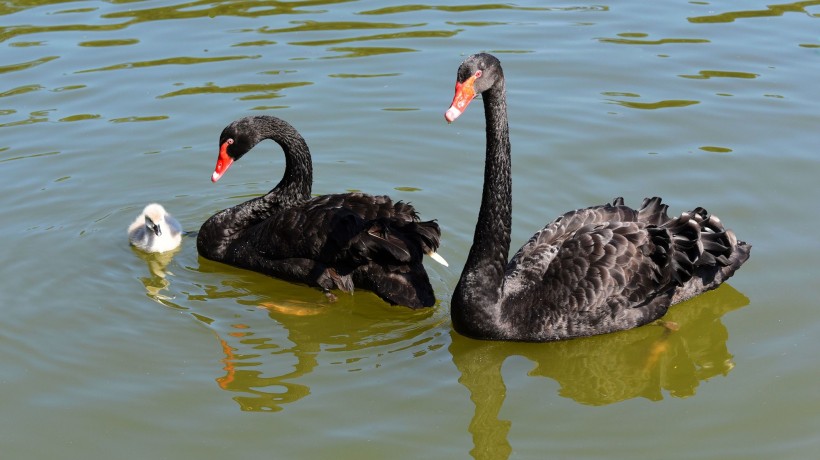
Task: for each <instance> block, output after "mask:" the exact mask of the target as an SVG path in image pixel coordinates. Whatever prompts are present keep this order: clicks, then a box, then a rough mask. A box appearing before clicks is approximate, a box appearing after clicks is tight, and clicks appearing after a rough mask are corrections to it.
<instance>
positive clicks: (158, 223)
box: [128, 203, 182, 252]
mask: <svg viewBox="0 0 820 460" xmlns="http://www.w3.org/2000/svg"><path fill="white" fill-rule="evenodd" d="M128 241H129V242H130V243H131V244H132V245H133V246H136V247H137V248H138V249H140V250H142V251H145V252H167V251H171V250H173V249H176V248H177V247H179V244H180V243H181V242H182V226H181V225H180V224H179V222H177V220H176V219H174V217H173V216H171V214H169V213H168V212H167V211H166V210H165V208H163V207H162V205H161V204H158V203H151V204H149V205H148V206H146V207H145V209H143V211H142V213H140V215H138V216H137V218H136V219H135V220H134V222H133V223H131V225H130V226H128Z"/></svg>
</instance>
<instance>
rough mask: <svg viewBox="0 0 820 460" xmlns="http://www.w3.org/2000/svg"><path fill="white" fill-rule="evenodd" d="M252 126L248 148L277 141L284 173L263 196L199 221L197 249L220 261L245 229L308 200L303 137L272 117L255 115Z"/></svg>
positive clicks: (307, 158) (310, 179) (309, 163)
mask: <svg viewBox="0 0 820 460" xmlns="http://www.w3.org/2000/svg"><path fill="white" fill-rule="evenodd" d="M252 126H253V130H254V135H255V138H254V141H255V142H254V143H253V145H252V146H251V148H253V147H254V146H255V145H256V144H258V143H259V142H261V141H263V140H265V139H270V140H272V141H274V142H276V143H277V144H279V146H280V147H281V148H282V151H283V152H284V155H285V172H284V174H283V175H282V179H281V180H280V181H279V183H278V184H277V185H276V187H274V188H273V189H271V190H270V191H269V192H268V193H266V194H265V195H262V196H259V197H256V198H253V199H251V200H248V201H245V202H244V203H241V204H238V205H236V206H233V207H231V208H227V209H224V210H222V211H220V212H218V213H216V214H214V215H213V216H211V218H209V219H208V220H207V221H206V222H205V223H204V224H202V227H201V228H200V232H199V236H198V238H197V249H198V250H199V253H200V254H202V255H203V256H205V257H207V258H209V259H212V260H223V259H224V258H225V257H226V252H227V249H228V247H229V246H230V244H231V243H232V242H233V241H234V240H236V238H238V237H239V236H240V235H241V234H243V232H244V231H245V230H248V229H249V228H251V227H253V226H255V225H256V224H259V223H260V222H263V221H264V220H266V219H268V218H269V217H271V216H272V215H273V214H275V213H276V212H278V211H281V210H283V209H287V208H289V207H292V206H295V205H297V204H299V203H302V202H304V201H307V200H309V199H310V192H311V186H312V184H313V164H312V161H311V157H310V150H309V149H308V146H307V143H306V142H305V139H304V138H303V137H302V136H301V135H300V134H299V132H298V131H296V129H295V128H293V127H292V126H291V125H290V124H288V123H287V122H285V121H284V120H280V119H278V118H275V117H256V118H255V119H254V120H253V124H252Z"/></svg>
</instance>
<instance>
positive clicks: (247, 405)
mask: <svg viewBox="0 0 820 460" xmlns="http://www.w3.org/2000/svg"><path fill="white" fill-rule="evenodd" d="M134 252H135V253H136V254H137V255H138V256H139V257H140V258H142V259H143V260H144V261H145V262H146V263H147V264H148V269H149V272H150V274H151V276H148V277H144V278H141V281H142V282H143V284H144V285H145V289H146V291H147V292H148V295H149V297H151V298H152V299H154V300H155V301H157V302H159V303H161V304H162V305H165V306H167V307H169V308H173V309H176V310H180V311H185V312H187V313H190V314H191V316H193V317H194V318H195V319H196V320H198V321H200V322H202V323H204V324H205V325H207V326H208V327H209V328H210V329H211V330H212V331H213V332H214V334H215V335H216V337H217V340H219V344H220V346H221V348H222V352H223V353H224V356H223V357H222V359H221V362H222V364H223V368H222V370H223V371H224V375H221V376H220V377H218V378H216V382H217V384H218V385H219V387H220V388H222V389H223V390H226V391H230V392H232V393H235V394H236V396H234V397H233V400H234V401H236V402H237V403H238V404H239V407H240V409H241V410H243V411H252V412H278V411H280V410H282V409H283V407H284V406H285V405H287V404H290V403H293V402H296V401H299V400H300V399H302V398H304V397H306V396H308V395H309V394H310V393H311V389H310V387H309V386H308V385H306V384H304V383H302V382H300V380H301V379H304V377H305V376H307V375H308V374H310V373H311V372H313V371H314V370H315V369H316V368H317V366H319V365H320V363H323V364H325V365H338V366H342V367H343V368H344V369H343V371H346V372H359V371H363V370H366V369H370V368H376V367H380V365H381V364H380V360H381V358H382V357H383V356H387V355H392V354H394V353H406V354H407V355H409V357H410V358H417V357H421V356H425V355H426V354H427V353H429V352H431V351H434V350H438V349H441V348H443V347H444V346H445V344H444V343H443V342H442V341H441V340H436V337H438V336H440V335H441V332H438V330H439V329H440V328H441V325H442V323H443V322H445V321H446V315H442V314H440V313H441V312H440V311H439V309H437V308H429V309H423V310H415V311H414V310H410V309H407V308H403V307H389V306H387V305H386V304H385V303H384V302H383V301H382V300H381V299H379V298H378V297H376V295H375V294H372V293H369V292H365V291H362V292H356V294H355V295H353V296H351V295H339V298H338V301H336V302H333V303H329V302H328V301H327V300H326V298H325V296H324V294H323V293H322V292H321V291H319V290H318V289H314V288H310V287H307V286H303V285H299V284H293V283H288V282H285V281H281V280H276V279H272V278H268V277H265V276H262V275H257V274H249V275H248V276H247V277H244V276H240V277H238V278H235V277H234V278H231V277H228V278H226V279H224V280H223V281H221V282H220V284H219V285H208V284H203V285H198V287H199V289H201V292H200V293H185V294H184V295H185V300H186V302H187V303H191V302H209V303H224V304H225V305H226V309H225V312H226V313H229V314H230V315H231V318H230V319H229V320H227V322H228V323H229V324H228V325H227V328H226V327H225V325H224V323H225V320H224V318H223V319H215V318H212V317H209V316H207V315H206V314H203V312H198V311H194V310H193V309H191V308H190V307H184V306H181V305H180V304H179V303H177V302H178V300H176V299H174V297H173V296H170V295H168V292H169V291H173V292H178V291H179V290H178V289H170V282H169V280H168V278H167V275H173V274H172V273H170V272H168V269H167V267H168V266H169V264H170V263H171V261H172V259H173V257H174V255H176V252H168V253H163V254H145V253H142V252H140V251H137V250H134ZM199 262H200V265H199V267H196V268H194V267H186V269H191V270H194V271H196V272H198V273H201V274H208V273H224V271H225V270H226V266H225V265H222V264H219V263H216V262H211V261H208V260H205V259H202V258H200V259H199ZM228 270H229V271H236V270H237V269H232V268H228ZM238 271H239V272H243V271H242V270H238ZM177 295H178V294H177ZM237 304H238V305H242V306H245V307H247V308H246V309H245V310H243V311H239V312H237V311H236V305H237ZM247 311H253V312H257V311H264V312H265V313H266V314H267V317H268V318H269V320H262V321H260V320H259V316H258V315H250V316H249V318H248V319H247V320H244V319H242V313H245V312H247ZM437 313H439V314H438V315H437ZM251 318H253V319H251ZM270 320H273V321H270ZM226 329H227V330H226ZM334 354H335V355H334ZM320 356H321V357H322V359H321V360H320V359H319V357H320ZM336 356H337V358H336V359H332V358H334V357H336ZM328 357H330V358H331V359H328Z"/></svg>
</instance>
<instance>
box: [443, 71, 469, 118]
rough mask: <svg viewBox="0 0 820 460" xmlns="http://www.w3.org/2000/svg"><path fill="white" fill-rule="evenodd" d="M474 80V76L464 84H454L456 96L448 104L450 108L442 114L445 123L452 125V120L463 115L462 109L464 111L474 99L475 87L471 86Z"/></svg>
mask: <svg viewBox="0 0 820 460" xmlns="http://www.w3.org/2000/svg"><path fill="white" fill-rule="evenodd" d="M475 78H476V77H475V76H472V77H470V78H468V79H467V80H466V81H464V83H456V95H455V96H454V97H453V103H452V104H450V108H449V109H447V111H446V112H444V119H445V120H447V123H452V122H453V120H455V119H456V118H458V117H459V116H460V115H461V114H462V113H464V109H466V108H467V105H469V104H470V101H472V100H473V98H475V87H474V86H473V85H474V84H475Z"/></svg>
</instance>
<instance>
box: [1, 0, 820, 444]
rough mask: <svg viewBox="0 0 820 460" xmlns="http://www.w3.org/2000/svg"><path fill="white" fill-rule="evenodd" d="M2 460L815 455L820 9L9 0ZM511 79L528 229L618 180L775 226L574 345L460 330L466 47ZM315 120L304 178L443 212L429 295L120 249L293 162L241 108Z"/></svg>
mask: <svg viewBox="0 0 820 460" xmlns="http://www.w3.org/2000/svg"><path fill="white" fill-rule="evenodd" d="M0 15H2V16H0V17H2V22H1V23H0V56H2V60H0V75H2V80H0V81H2V85H1V86H0V195H2V197H3V198H2V202H3V205H2V211H0V212H2V214H0V216H2V221H3V222H2V226H0V248H2V254H3V261H4V263H3V264H2V267H0V297H1V298H2V317H3V320H2V321H0V390H2V393H3V395H2V403H1V404H2V413H3V417H2V418H0V446H2V447H1V448H2V452H3V453H2V458H3V459H35V458H40V459H44V458H59V459H89V458H117V459H132V458H133V459H144V458H157V459H159V458H172V459H194V458H196V459H203V458H226V457H232V458H260V457H263V456H264V457H265V458H338V459H347V458H350V459H362V458H368V459H370V458H372V459H380V458H391V459H404V458H407V459H411V458H412V459H415V458H470V457H473V458H479V459H498V458H508V457H509V458H575V459H580V458H589V459H593V458H595V459H597V458H624V459H632V460H634V459H657V458H664V459H690V458H721V459H770V458H778V459H805V458H814V457H815V456H816V455H817V451H818V449H820V436H818V434H817V433H818V432H820V398H818V390H817V384H818V382H820V366H818V365H817V362H818V361H817V357H816V354H817V349H818V346H819V345H820V308H818V298H820V284H819V283H818V279H820V270H818V265H817V262H816V260H817V257H818V253H820V244H819V243H818V236H817V228H818V227H820V205H818V201H817V197H818V194H820V185H818V184H820V181H818V179H817V177H818V174H820V150H819V149H818V147H817V146H818V126H820V89H819V88H820V86H818V84H817V77H818V75H820V1H804V2H795V3H786V4H778V5H767V4H766V3H763V2H760V1H754V0H753V1H747V2H740V3H738V2H728V1H708V2H706V1H704V2H701V1H677V2H645V1H636V0H627V1H624V2H614V3H610V4H601V3H595V2H584V1H575V2H574V3H573V2H569V3H561V2H536V1H529V2H517V3H481V2H465V1H462V0H454V1H452V2H450V3H447V4H445V5H438V4H430V5H427V4H419V3H401V2H396V1H373V0H370V1H345V2H342V1H336V2H333V1H305V2H299V1H296V2H274V1H257V2H231V1H225V2H201V1H192V2H185V3H175V2H173V1H109V2H100V1H76V2H71V1H52V2H49V1H42V2H33V1H22V0H20V1H14V0H12V1H7V2H4V3H3V4H2V5H0ZM477 51H489V52H492V53H494V54H496V55H497V56H498V57H499V58H500V59H501V60H502V63H503V65H504V70H505V73H506V76H507V88H508V93H509V94H508V97H509V107H510V125H511V130H512V134H511V136H512V145H513V174H514V176H513V178H514V179H513V190H514V214H513V235H512V240H513V249H517V248H518V247H519V246H520V245H521V244H522V243H523V242H524V241H526V239H527V238H528V237H529V236H530V235H531V234H532V233H533V232H534V231H535V230H537V229H539V228H540V227H541V226H543V225H544V224H545V223H546V222H547V221H549V220H552V219H553V218H554V217H556V216H557V215H559V214H561V213H563V212H564V211H567V210H570V209H575V208H578V207H584V206H590V205H594V204H600V203H603V202H605V201H608V200H610V199H612V198H613V197H615V196H619V195H622V196H624V197H625V198H626V200H627V202H628V203H631V204H633V205H637V204H639V203H640V200H641V199H642V198H643V197H644V196H651V195H660V196H662V197H664V200H665V201H666V202H668V203H669V204H670V206H671V211H673V212H674V213H679V212H681V211H684V210H688V209H691V208H693V207H695V206H698V205H702V206H704V207H706V208H707V209H709V210H710V211H712V212H714V213H715V214H717V215H718V216H720V218H721V219H722V221H723V222H725V223H726V224H727V225H728V226H729V227H731V228H732V229H734V231H735V232H736V233H737V235H738V236H739V237H740V238H741V239H744V240H747V241H749V242H751V243H752V244H753V245H754V249H753V252H752V258H751V259H750V261H749V262H748V263H747V264H746V265H745V266H744V267H743V268H742V269H741V270H740V271H739V272H738V273H737V275H736V276H735V277H734V278H732V279H731V280H730V282H729V283H728V284H727V285H724V286H723V287H721V288H720V289H718V290H716V291H714V292H711V293H709V294H707V295H704V296H702V297H700V298H697V299H694V300H692V301H690V302H687V303H685V304H682V305H679V306H677V307H675V308H674V309H672V310H671V311H670V313H669V314H668V318H667V319H669V320H672V321H675V322H677V323H679V325H680V330H678V331H675V332H669V331H668V330H666V329H665V328H662V327H659V326H647V327H643V328H639V329H636V330H632V331H627V332H624V333H618V334H612V335H608V336H601V337H594V338H590V339H582V340H574V341H568V342H561V343H551V344H515V343H491V342H478V341H473V340H469V339H466V338H463V337H461V336H459V335H457V334H455V333H454V332H453V331H452V327H451V324H450V318H449V299H450V295H451V292H452V290H453V288H454V287H455V284H456V281H457V280H458V276H459V273H460V270H461V267H462V266H463V263H464V260H465V258H466V253H467V250H468V248H469V246H470V244H471V239H472V234H473V227H474V225H475V218H476V215H477V212H478V204H479V199H480V195H481V180H482V177H483V176H482V174H483V173H482V171H483V151H484V119H483V115H482V108H481V104H474V105H473V107H471V108H470V109H469V110H468V111H467V113H466V114H465V115H464V116H462V117H461V118H460V119H459V120H458V121H457V122H456V123H454V124H452V125H447V123H445V121H444V118H443V113H444V111H445V109H446V108H447V107H448V106H449V103H450V101H451V99H452V97H453V85H454V82H455V73H456V69H457V67H458V64H459V63H460V62H461V61H462V60H463V59H464V58H465V57H466V56H467V55H468V54H471V53H474V52H477ZM252 114H273V115H276V116H279V117H281V118H284V119H286V120H288V121H289V122H291V123H292V124H293V125H294V126H295V127H296V128H297V129H299V130H300V132H301V133H302V134H303V135H304V136H305V138H306V139H307V141H308V144H309V145H310V148H311V151H312V152H313V156H314V168H315V174H314V176H315V184H314V192H315V193H320V194H324V193H333V192H343V191H348V190H362V191H366V192H369V193H374V194H390V195H391V196H393V198H395V199H401V200H406V201H411V202H412V203H413V204H414V205H415V206H416V207H417V208H418V209H419V210H420V212H421V214H422V217H423V218H436V219H438V221H439V223H440V225H441V227H442V233H443V246H442V248H441V250H440V253H441V254H442V255H443V256H444V257H445V258H446V259H448V261H449V262H450V267H449V268H445V267H443V266H439V265H437V264H435V263H428V264H427V267H428V271H429V273H430V276H431V278H432V281H433V285H434V288H435V290H436V293H437V298H438V299H439V302H438V304H437V306H436V307H434V308H432V309H428V310H426V311H419V312H412V311H409V310H407V309H404V308H401V307H391V306H388V305H386V304H384V303H383V302H381V301H380V300H379V299H378V298H377V297H376V296H375V295H373V294H370V293H367V292H357V293H356V294H355V295H353V296H346V295H341V296H340V299H339V301H338V302H337V303H335V304H332V305H330V304H327V303H326V302H325V300H324V297H323V295H322V294H321V293H320V292H319V291H317V290H315V289H311V288H308V287H305V286H300V285H294V284H289V283H285V282H281V281H277V280H273V279H270V278H267V277H265V276H262V275H259V274H256V273H251V272H247V271H242V270H238V269H234V268H231V267H228V266H225V265H221V264H217V263H213V262H210V261H207V260H204V259H202V258H200V257H199V256H198V255H197V252H196V247H195V241H194V239H193V238H190V237H189V238H186V239H184V240H183V245H182V248H181V249H180V250H179V251H178V252H176V253H174V254H172V255H171V256H172V257H171V256H169V257H157V256H150V257H149V256H144V255H142V254H140V253H139V252H138V251H135V250H132V249H131V248H130V247H129V246H128V242H127V238H126V233H125V229H126V227H127V226H128V224H130V223H131V221H132V220H133V219H134V217H135V216H136V215H137V214H138V213H139V212H140V211H141V209H142V207H143V206H144V205H145V204H147V203H149V202H152V201H159V202H161V203H163V204H164V205H165V206H166V207H167V208H168V209H169V210H170V211H171V212H172V213H173V214H174V215H175V216H176V217H177V218H178V219H179V220H180V221H181V223H182V224H183V226H184V227H185V229H186V230H190V231H195V230H197V229H198V228H199V226H200V225H201V223H202V222H203V221H204V220H205V219H207V218H208V217H209V216H210V215H211V214H213V213H214V212H216V211H217V210H219V209H222V208H225V207H228V206H231V205H233V204H236V203H238V202H239V201H241V200H244V199H247V198H248V197H252V196H257V195H259V194H262V193H264V192H265V191H267V190H269V189H270V188H271V187H273V186H274V185H275V184H276V182H278V180H279V178H280V176H281V172H282V168H283V164H284V163H283V161H282V155H281V153H280V152H279V150H278V148H275V145H274V144H272V143H267V144H261V145H260V146H259V147H257V149H256V150H254V152H253V154H251V155H248V156H247V157H246V158H244V159H243V160H242V161H241V162H239V163H237V164H236V165H235V166H234V167H233V168H232V169H231V170H230V171H229V173H228V174H227V175H226V176H225V177H224V178H223V179H222V180H221V181H220V182H219V183H217V184H212V183H211V182H210V176H211V172H212V170H213V166H214V164H215V161H216V155H217V140H218V136H219V133H220V131H221V130H222V128H223V127H224V126H225V125H227V124H228V123H229V122H230V121H232V120H234V119H236V118H239V117H242V116H246V115H252Z"/></svg>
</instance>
